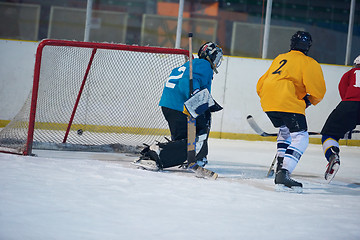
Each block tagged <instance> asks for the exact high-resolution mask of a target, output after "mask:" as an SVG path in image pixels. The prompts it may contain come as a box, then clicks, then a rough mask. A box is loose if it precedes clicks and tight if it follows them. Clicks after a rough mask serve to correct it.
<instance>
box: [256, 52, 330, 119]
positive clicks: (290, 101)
mask: <svg viewBox="0 0 360 240" xmlns="http://www.w3.org/2000/svg"><path fill="white" fill-rule="evenodd" d="M256 91H257V94H258V95H259V97H260V102H261V107H262V109H263V110H264V112H270V111H278V112H290V113H299V114H303V115H305V108H306V104H305V101H304V100H303V97H305V95H306V94H309V95H310V96H308V98H309V100H310V102H311V103H312V104H313V105H316V104H318V103H319V102H320V101H321V100H322V99H323V97H324V95H325V92H326V86H325V80H324V76H323V72H322V69H321V66H320V64H319V63H318V62H317V61H315V60H314V59H313V58H311V57H308V56H306V55H305V54H303V53H302V52H300V51H296V50H291V51H290V52H287V53H284V54H280V55H278V56H277V57H276V58H275V59H274V61H273V62H272V64H271V66H270V68H269V69H268V70H267V72H266V73H265V74H264V75H263V76H262V77H261V78H260V79H259V81H258V83H257V85H256Z"/></svg>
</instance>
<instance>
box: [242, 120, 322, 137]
mask: <svg viewBox="0 0 360 240" xmlns="http://www.w3.org/2000/svg"><path fill="white" fill-rule="evenodd" d="M246 120H247V121H248V123H249V125H250V127H251V128H252V129H253V130H254V131H255V132H256V133H257V134H258V135H260V136H262V137H274V136H277V133H267V132H265V131H264V130H262V129H261V128H260V127H259V125H258V124H257V123H256V122H255V119H254V117H253V116H251V115H248V116H247V117H246ZM308 133H309V135H320V133H319V132H308Z"/></svg>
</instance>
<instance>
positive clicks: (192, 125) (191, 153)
mask: <svg viewBox="0 0 360 240" xmlns="http://www.w3.org/2000/svg"><path fill="white" fill-rule="evenodd" d="M192 36H193V34H192V33H189V97H191V96H192V93H193V76H192V74H193V71H192V67H193V66H192V57H193V56H192ZM187 120H188V122H187V128H188V129H187V137H188V141H187V162H188V164H191V163H194V162H196V149H195V147H196V119H195V118H193V117H192V116H191V115H190V116H188V117H187Z"/></svg>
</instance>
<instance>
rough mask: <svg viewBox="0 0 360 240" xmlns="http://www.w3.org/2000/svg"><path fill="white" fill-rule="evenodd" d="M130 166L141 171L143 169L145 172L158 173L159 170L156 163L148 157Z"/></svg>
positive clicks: (141, 158)
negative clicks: (136, 167)
mask: <svg viewBox="0 0 360 240" xmlns="http://www.w3.org/2000/svg"><path fill="white" fill-rule="evenodd" d="M132 164H134V165H135V166H138V167H140V168H142V169H145V170H150V171H159V170H160V168H159V166H158V165H157V163H156V161H154V160H152V159H150V158H148V157H143V156H142V157H140V158H139V159H138V160H135V161H134V162H133V163H132Z"/></svg>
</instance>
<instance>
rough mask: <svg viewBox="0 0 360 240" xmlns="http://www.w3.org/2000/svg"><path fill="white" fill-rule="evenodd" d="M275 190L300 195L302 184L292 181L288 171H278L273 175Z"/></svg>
mask: <svg viewBox="0 0 360 240" xmlns="http://www.w3.org/2000/svg"><path fill="white" fill-rule="evenodd" d="M275 189H276V191H291V192H297V193H302V183H300V182H297V181H295V180H294V179H292V178H291V177H290V173H289V171H288V170H286V169H280V170H279V171H278V172H277V173H276V175H275Z"/></svg>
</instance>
